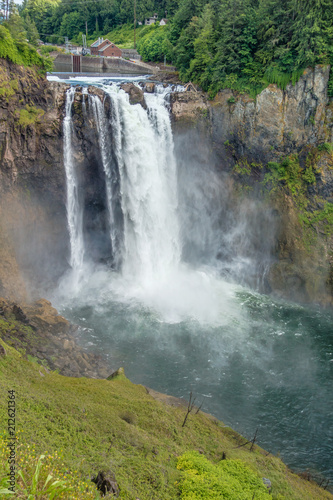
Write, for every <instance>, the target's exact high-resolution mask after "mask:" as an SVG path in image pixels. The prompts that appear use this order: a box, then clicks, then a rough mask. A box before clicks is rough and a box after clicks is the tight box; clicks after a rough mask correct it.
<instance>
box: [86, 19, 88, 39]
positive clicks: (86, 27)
mask: <svg viewBox="0 0 333 500" xmlns="http://www.w3.org/2000/svg"><path fill="white" fill-rule="evenodd" d="M86 38H88V23H87V21H86Z"/></svg>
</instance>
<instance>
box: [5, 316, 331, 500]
mask: <svg viewBox="0 0 333 500" xmlns="http://www.w3.org/2000/svg"><path fill="white" fill-rule="evenodd" d="M14 323H15V321H14V320H13V324H14ZM12 326H13V325H12V324H11V327H12ZM17 327H18V328H19V329H20V328H21V324H20V323H19V322H17ZM0 344H1V345H2V346H3V347H4V349H5V351H6V355H5V356H3V355H1V356H0V434H1V439H0V441H1V444H0V488H6V487H8V483H7V482H6V476H7V474H8V467H9V465H8V461H7V459H8V448H7V447H6V444H7V441H4V439H5V438H6V437H8V436H7V430H6V429H7V420H8V414H7V407H8V394H9V393H8V391H9V390H14V391H15V396H16V416H17V419H16V426H17V427H16V452H17V468H18V470H19V471H20V472H19V473H18V474H17V491H16V493H15V498H22V499H23V498H27V495H28V494H29V493H30V494H31V493H32V492H33V491H34V492H35V493H34V494H35V497H34V498H39V497H38V496H37V494H40V498H52V497H51V496H50V491H49V496H47V495H44V496H42V492H43V491H44V493H45V491H46V490H48V489H49V488H51V487H52V485H53V489H54V490H55V489H56V486H57V485H58V486H57V488H59V490H60V489H63V490H64V491H63V493H62V494H59V495H58V496H56V497H55V498H66V499H71V498H73V499H74V498H75V499H89V498H91V499H93V498H95V496H96V492H95V491H96V490H94V485H93V484H92V483H91V481H90V479H91V477H92V476H93V475H96V474H97V472H99V471H101V470H106V471H110V472H112V473H114V474H115V477H116V480H117V483H118V486H119V488H120V497H119V498H121V499H122V500H126V499H130V500H134V499H135V498H140V500H148V499H149V500H153V499H156V500H157V499H161V498H163V500H176V499H177V498H202V499H205V498H206V499H207V500H208V499H211V498H212V497H211V496H210V493H205V494H203V495H202V496H200V497H195V496H192V497H188V496H187V497H186V496H181V495H182V494H183V495H184V494H185V493H186V489H189V488H192V486H191V481H192V479H193V488H194V489H196V490H197V489H198V488H199V482H200V481H201V480H199V479H198V478H192V479H191V475H192V476H193V475H195V474H194V473H192V472H190V471H189V468H188V464H189V460H192V462H193V467H192V466H191V470H193V469H194V467H196V470H197V471H203V469H205V471H206V472H205V474H204V475H203V477H202V485H201V486H202V491H207V484H208V485H210V487H211V486H212V485H213V484H214V485H215V486H214V488H216V489H217V490H218V488H220V487H221V488H225V482H226V479H228V484H229V489H228V491H230V492H232V491H233V494H234V495H235V494H236V493H237V494H240V492H246V491H251V489H252V490H253V488H255V491H256V492H258V495H259V492H260V494H261V493H262V495H263V496H260V497H259V496H257V493H256V496H255V498H266V497H265V489H264V487H263V486H262V479H261V478H262V477H268V478H269V479H270V480H271V482H272V485H273V490H272V496H271V497H269V498H272V499H273V500H274V499H275V500H277V499H285V500H310V499H316V500H318V499H325V498H327V499H329V498H330V497H331V495H330V494H329V493H328V492H325V491H323V490H320V489H319V488H318V487H317V486H316V485H313V484H312V483H310V482H308V481H304V480H302V479H301V478H299V477H298V476H297V475H294V474H292V473H291V472H290V471H288V469H287V468H286V466H285V465H284V464H283V463H282V462H281V461H280V460H279V459H278V458H277V457H274V456H272V455H269V454H267V453H265V452H264V451H263V450H262V449H260V448H259V447H258V446H256V445H255V446H254V449H253V451H250V449H249V446H240V445H244V443H245V442H246V441H245V440H244V438H242V437H241V436H240V435H239V434H237V433H235V432H234V431H232V429H230V428H229V427H225V426H224V425H222V424H221V423H220V422H218V421H216V420H215V419H212V418H210V417H209V416H207V415H205V414H203V413H202V412H199V413H198V414H191V415H190V416H189V418H188V420H187V423H186V426H185V427H184V428H182V422H183V420H184V415H185V412H186V408H185V407H182V406H181V407H172V406H166V405H165V404H163V403H162V402H159V401H156V400H155V399H153V398H152V397H151V396H150V395H149V394H147V391H146V389H145V388H144V387H142V386H140V385H134V384H132V383H131V382H130V381H129V380H128V379H127V378H126V377H125V376H124V375H123V374H119V375H118V376H116V377H114V378H112V379H111V380H96V379H86V378H69V377H63V376H61V375H58V374H57V373H55V372H49V371H48V370H47V369H45V368H44V367H43V366H41V365H40V364H36V363H32V362H29V361H28V360H26V359H24V357H22V355H20V354H19V353H18V352H17V351H16V350H15V349H14V348H12V347H10V346H8V344H5V343H4V342H3V341H1V340H0ZM193 450H201V451H202V452H203V453H204V454H205V456H206V457H207V459H206V458H204V457H199V456H198V454H197V453H193ZM189 451H192V452H191V453H190V454H188V453H187V452H189ZM185 453H186V455H184V454H185ZM41 456H44V458H42V457H41ZM180 456H182V458H180V459H179V458H178V457H180ZM222 456H226V458H227V459H226V460H223V461H222V462H221V461H220V460H221V457H222ZM186 457H187V458H186ZM177 464H178V468H177ZM186 464H187V465H186ZM219 471H221V473H219ZM50 476H51V477H50ZM48 478H49V479H48ZM215 478H217V480H216V481H217V483H216V484H215V482H216V481H215ZM47 481H48V482H47ZM56 481H59V482H57V483H56ZM46 482H47V484H45V483H46ZM194 483H195V484H194ZM201 486H200V488H201ZM205 488H206V490H205ZM223 491H224V490H223ZM181 492H183V493H181ZM244 494H245V493H244ZM266 496H267V495H266ZM8 498H10V497H8ZM219 498H236V497H235V496H229V497H228V496H221V495H220V496H219ZM238 498H243V497H242V496H239V497H238ZM244 498H248V497H247V496H244ZM251 498H252V497H251Z"/></svg>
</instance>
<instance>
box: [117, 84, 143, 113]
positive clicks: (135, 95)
mask: <svg viewBox="0 0 333 500" xmlns="http://www.w3.org/2000/svg"><path fill="white" fill-rule="evenodd" d="M120 87H121V88H122V90H124V91H125V92H126V93H127V94H128V95H129V102H130V103H131V104H141V106H142V107H143V109H147V104H146V101H145V97H144V93H143V91H142V90H141V89H139V87H137V86H136V85H134V84H133V83H123V84H122V85H121V86H120Z"/></svg>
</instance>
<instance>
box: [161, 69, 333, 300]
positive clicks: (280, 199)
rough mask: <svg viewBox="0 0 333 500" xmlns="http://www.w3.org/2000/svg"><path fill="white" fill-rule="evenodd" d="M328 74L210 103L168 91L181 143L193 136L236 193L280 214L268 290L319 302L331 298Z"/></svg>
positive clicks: (332, 108)
mask: <svg viewBox="0 0 333 500" xmlns="http://www.w3.org/2000/svg"><path fill="white" fill-rule="evenodd" d="M329 71H330V68H329V67H319V66H317V67H316V68H315V69H314V70H311V69H308V70H306V71H305V72H304V74H303V76H302V77H301V78H300V80H299V81H298V82H297V83H296V85H295V86H293V85H291V84H290V85H288V86H287V88H286V90H281V89H279V88H277V86H276V85H269V86H268V87H267V88H266V89H265V90H264V91H263V92H262V93H261V94H260V95H258V96H257V99H256V100H255V101H254V100H253V99H250V98H249V97H248V96H246V95H244V94H243V95H240V94H237V93H235V92H233V91H231V90H224V91H222V92H220V93H219V94H218V95H217V96H216V97H215V99H214V100H212V101H209V100H208V99H207V96H206V95H204V94H201V93H199V92H194V91H192V92H185V93H178V94H173V95H172V96H171V112H172V115H173V120H174V129H175V131H176V135H178V136H179V137H180V140H179V142H180V144H182V140H181V137H182V136H183V137H186V138H188V137H189V135H188V134H189V133H190V135H191V136H192V137H190V141H195V143H196V144H198V143H201V144H203V143H205V144H206V146H205V149H206V151H202V153H201V156H202V161H206V160H207V158H209V161H213V162H215V164H216V168H217V169H218V170H220V171H224V172H228V173H229V174H230V176H231V177H232V178H233V179H234V181H235V182H236V184H237V185H238V186H240V190H241V196H245V194H244V193H245V192H246V196H248V197H250V198H251V197H256V198H258V197H259V198H261V199H263V200H266V202H267V204H268V206H270V207H273V208H274V209H275V210H276V211H277V213H278V219H279V227H278V241H277V245H276V249H275V259H276V262H275V264H274V265H273V266H272V267H271V270H270V272H269V274H268V275H267V286H268V288H269V289H271V290H272V291H273V292H275V293H276V294H278V295H281V296H284V297H287V298H290V299H292V300H295V299H296V300H301V301H305V302H307V301H318V302H320V303H322V304H332V303H333V300H332V295H333V270H332V261H333V238H332V232H333V220H332V215H331V214H332V213H333V210H332V209H333V205H332V202H333V148H332V145H331V144H332V142H333V102H331V101H330V100H329V98H328V97H327V84H328V79H329ZM189 131H190V132H189ZM207 145H210V147H209V146H207ZM180 147H182V146H180ZM201 149H203V148H201ZM263 237H264V235H263Z"/></svg>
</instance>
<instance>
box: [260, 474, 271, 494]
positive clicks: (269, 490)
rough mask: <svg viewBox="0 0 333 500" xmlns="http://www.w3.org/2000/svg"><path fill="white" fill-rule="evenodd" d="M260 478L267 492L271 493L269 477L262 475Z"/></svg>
mask: <svg viewBox="0 0 333 500" xmlns="http://www.w3.org/2000/svg"><path fill="white" fill-rule="evenodd" d="M262 480H263V483H264V485H265V486H266V488H267V489H268V493H271V491H272V483H271V481H270V480H269V479H267V477H263V478H262Z"/></svg>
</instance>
